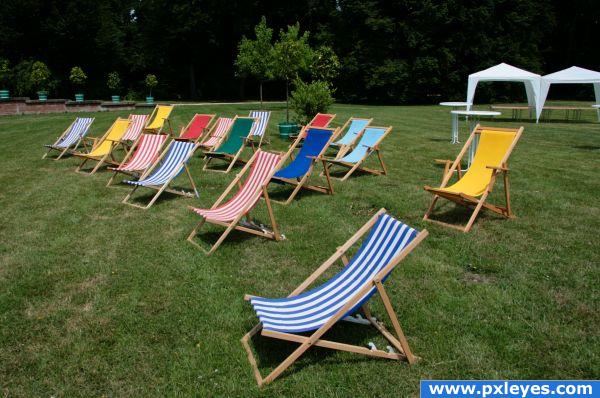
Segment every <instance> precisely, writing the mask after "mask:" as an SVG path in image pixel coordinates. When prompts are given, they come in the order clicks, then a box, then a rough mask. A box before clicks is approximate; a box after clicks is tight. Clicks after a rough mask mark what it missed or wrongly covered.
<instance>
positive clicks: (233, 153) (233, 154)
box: [203, 116, 256, 173]
mask: <svg viewBox="0 0 600 398" xmlns="http://www.w3.org/2000/svg"><path fill="white" fill-rule="evenodd" d="M255 122H256V119H255V118H252V117H240V116H236V117H235V118H234V119H233V124H232V125H231V128H230V129H229V134H228V135H227V139H225V140H224V141H223V142H222V143H221V144H220V145H219V146H218V147H217V148H216V149H215V150H214V151H210V152H205V154H204V156H205V160H206V162H205V163H204V167H203V170H210V171H218V172H221V173H229V171H230V170H231V168H232V167H233V166H234V165H235V164H236V162H238V161H240V155H241V154H242V152H243V151H244V148H245V147H246V144H247V139H248V136H249V135H250V133H251V131H252V128H253V125H254V123H255ZM214 159H222V160H224V161H226V162H229V165H228V166H227V168H226V169H225V170H218V169H212V168H209V167H208V166H209V165H210V163H211V162H212V161H213V160H214Z"/></svg>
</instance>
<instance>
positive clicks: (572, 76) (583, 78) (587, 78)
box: [544, 66, 600, 83]
mask: <svg viewBox="0 0 600 398" xmlns="http://www.w3.org/2000/svg"><path fill="white" fill-rule="evenodd" d="M544 80H547V81H550V82H555V81H556V82H564V83H569V82H573V83H577V82H580V83H600V72H596V71H593V70H589V69H584V68H580V67H579V66H571V67H570V68H567V69H563V70H559V71H558V72H554V73H550V74H549V75H546V76H544Z"/></svg>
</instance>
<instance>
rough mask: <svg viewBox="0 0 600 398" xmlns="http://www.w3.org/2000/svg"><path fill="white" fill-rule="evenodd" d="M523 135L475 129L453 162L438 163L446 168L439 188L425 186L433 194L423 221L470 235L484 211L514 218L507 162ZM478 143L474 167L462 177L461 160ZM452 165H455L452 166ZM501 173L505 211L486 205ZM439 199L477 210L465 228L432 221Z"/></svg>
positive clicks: (513, 131) (495, 129)
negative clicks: (474, 224)
mask: <svg viewBox="0 0 600 398" xmlns="http://www.w3.org/2000/svg"><path fill="white" fill-rule="evenodd" d="M522 133H523V127H520V128H518V129H507V128H498V127H483V126H480V125H479V124H478V125H477V126H475V128H474V129H473V132H472V133H471V136H470V137H469V139H468V140H467V142H466V143H465V146H464V147H463V148H462V150H461V151H460V153H459V154H458V157H457V158H456V160H455V161H454V162H451V161H450V160H445V161H440V160H438V161H437V162H438V163H439V162H441V163H444V164H445V168H444V177H443V179H442V184H441V185H440V187H439V188H432V187H430V186H425V190H426V191H428V192H431V193H432V194H433V199H432V201H431V205H430V206H429V209H427V212H426V213H425V216H424V217H423V220H427V221H432V222H435V223H438V224H441V225H445V226H448V227H451V228H456V229H459V230H461V231H463V232H469V230H470V229H471V227H472V226H473V223H474V222H475V219H476V218H477V215H478V214H479V211H481V208H482V207H485V208H486V209H488V210H491V211H493V212H494V213H498V214H500V215H502V216H504V217H506V218H514V214H513V212H512V210H511V207H510V188H509V182H508V158H509V156H510V154H511V152H512V150H513V148H514V147H515V145H516V144H517V141H519V138H520V137H521V134H522ZM477 141H479V144H478V145H477V149H476V152H475V156H474V157H473V161H472V163H471V166H470V167H469V169H468V170H467V171H466V173H464V175H463V170H461V167H460V162H461V159H462V157H463V156H464V155H465V153H466V152H467V150H468V149H469V146H470V145H472V144H474V143H476V142H477ZM450 164H452V165H451V166H450ZM455 172H457V176H458V181H457V182H456V183H454V184H453V185H450V186H447V185H448V182H449V181H450V179H451V178H452V176H453V175H454V173H455ZM499 173H503V177H504V198H505V200H506V206H505V207H501V206H497V205H492V204H490V203H487V202H486V200H487V197H488V195H489V194H490V192H492V188H493V187H494V183H495V182H496V178H497V177H498V174H499ZM440 197H443V198H445V199H448V200H450V201H452V202H455V203H457V204H459V205H463V206H467V207H474V210H473V214H472V215H471V217H470V218H469V221H468V222H467V225H466V226H465V227H462V226H458V225H454V224H448V223H445V222H442V221H438V220H432V219H430V218H429V216H430V215H431V213H432V212H433V209H434V207H435V204H436V202H437V200H438V199H439V198H440Z"/></svg>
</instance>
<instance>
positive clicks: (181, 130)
mask: <svg viewBox="0 0 600 398" xmlns="http://www.w3.org/2000/svg"><path fill="white" fill-rule="evenodd" d="M196 116H210V120H209V121H208V124H207V125H206V127H205V128H204V131H203V132H202V134H201V135H200V136H199V137H198V138H196V139H195V140H194V141H193V142H194V143H198V142H202V137H203V136H204V134H205V133H206V132H207V131H211V129H212V127H213V123H214V122H215V117H216V116H217V114H216V113H195V114H194V116H192V118H191V119H190V121H189V122H188V124H186V125H185V126H184V125H180V126H179V127H180V128H179V138H181V136H182V135H183V133H184V132H186V131H187V130H188V129H189V128H190V125H191V124H192V122H193V121H194V119H195V118H196ZM182 139H184V138H182ZM188 141H189V140H188Z"/></svg>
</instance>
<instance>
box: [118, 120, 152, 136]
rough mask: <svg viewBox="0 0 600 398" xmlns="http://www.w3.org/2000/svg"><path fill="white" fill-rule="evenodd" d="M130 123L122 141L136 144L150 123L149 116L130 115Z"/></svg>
mask: <svg viewBox="0 0 600 398" xmlns="http://www.w3.org/2000/svg"><path fill="white" fill-rule="evenodd" d="M129 121H130V122H131V123H130V124H129V128H128V129H127V131H126V132H125V134H123V137H122V138H121V141H124V142H127V141H129V142H135V141H137V139H138V138H139V136H140V134H142V130H144V126H145V125H146V123H147V122H148V115H129Z"/></svg>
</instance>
